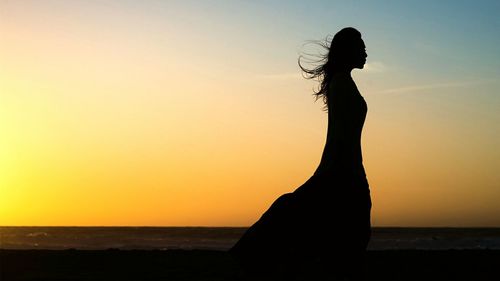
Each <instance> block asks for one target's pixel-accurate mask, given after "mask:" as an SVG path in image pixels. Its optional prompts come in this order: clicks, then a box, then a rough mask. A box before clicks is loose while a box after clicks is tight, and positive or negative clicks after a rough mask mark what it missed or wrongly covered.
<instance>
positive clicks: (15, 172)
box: [0, 0, 500, 227]
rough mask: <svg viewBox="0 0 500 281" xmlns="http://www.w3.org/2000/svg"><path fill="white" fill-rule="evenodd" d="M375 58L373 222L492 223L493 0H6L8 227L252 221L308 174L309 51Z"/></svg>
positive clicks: (2, 19)
mask: <svg viewBox="0 0 500 281" xmlns="http://www.w3.org/2000/svg"><path fill="white" fill-rule="evenodd" d="M346 26H353V27H355V28H357V29H359V30H360V31H361V32H362V34H363V38H364V40H365V43H366V45H367V52H368V63H367V65H366V67H365V69H364V70H355V71H354V72H353V77H354V79H355V81H356V82H357V84H358V88H359V89H360V91H361V93H362V95H363V96H364V97H365V100H366V101H367V103H368V108H369V109H368V116H367V121H366V123H365V130H364V132H363V140H362V143H363V153H364V164H365V169H366V172H367V175H368V180H369V183H370V187H371V191H372V198H373V212H372V214H373V224H374V225H375V226H498V227H500V204H499V203H498V200H499V199H500V171H499V167H500V90H499V89H500V79H499V78H500V52H499V51H498V50H499V46H500V34H499V30H500V2H499V1H422V0H419V1H302V2H299V1H234V0H228V1H208V0H207V1H152V0H150V1H118V0H116V1H112V0H109V1H97V0H95V1H76V0H75V1H63V0H60V1H42V0H33V1H22V0H21V1H7V0H1V1H0V132H1V137H0V225H49V226H50V225H54V226H56V225H60V226H63V225H151V226H153V225H155V226H156V225H158V226H171V225H173V226H247V225H250V224H251V223H253V222H254V221H255V220H256V219H257V218H258V217H259V216H260V215H261V214H262V212H263V211H265V210H266V209H267V208H268V206H269V205H270V204H271V203H272V202H273V201H274V199H276V198H277V197H278V196H279V195H281V194H283V193H285V192H290V191H293V190H294V189H295V188H297V187H298V186H300V185H301V184H302V183H304V182H305V181H306V180H307V179H308V178H309V177H310V176H311V175H312V173H313V172H314V170H315V169H316V167H317V165H318V164H319V160H320V157H321V152H322V149H323V145H324V141H325V137H326V126H327V123H326V121H327V120H326V113H325V112H323V111H322V110H321V108H322V104H321V102H319V101H318V102H314V98H313V96H312V95H311V94H312V89H313V88H314V87H315V86H316V84H315V82H314V81H308V80H305V79H303V78H302V77H301V74H300V69H299V68H298V66H297V58H298V56H299V55H300V54H301V52H306V51H307V52H317V51H318V50H319V49H318V48H315V47H314V46H313V45H311V44H306V45H304V44H305V43H306V42H307V41H308V40H317V39H324V38H325V37H326V36H328V35H333V34H335V33H336V32H337V31H338V30H340V29H341V28H342V27H346Z"/></svg>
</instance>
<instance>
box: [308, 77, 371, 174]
mask: <svg viewBox="0 0 500 281" xmlns="http://www.w3.org/2000/svg"><path fill="white" fill-rule="evenodd" d="M327 95H328V99H327V106H328V132H327V138H326V144H325V148H324V151H323V155H322V157H321V162H320V164H319V166H318V169H317V170H316V172H315V174H316V175H319V174H321V175H326V176H328V175H333V174H337V172H338V173H341V174H343V175H352V176H362V177H365V171H364V168H363V157H362V153H361V132H362V130H363V125H364V122H365V118H366V113H367V105H366V102H365V100H364V99H363V97H362V96H361V94H360V93H359V91H358V89H357V87H356V84H355V83H354V81H353V80H352V78H351V77H350V76H345V77H334V78H333V79H332V82H331V84H330V88H329V89H328V94H327Z"/></svg>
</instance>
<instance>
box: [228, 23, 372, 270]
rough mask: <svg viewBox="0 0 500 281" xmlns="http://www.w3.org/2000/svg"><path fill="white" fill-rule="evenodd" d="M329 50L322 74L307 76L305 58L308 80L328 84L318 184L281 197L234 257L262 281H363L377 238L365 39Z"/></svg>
mask: <svg viewBox="0 0 500 281" xmlns="http://www.w3.org/2000/svg"><path fill="white" fill-rule="evenodd" d="M324 47H325V48H327V49H328V52H327V54H326V55H325V57H324V58H323V60H322V62H324V63H323V64H321V65H319V66H318V67H316V68H314V69H306V68H304V67H303V66H302V65H301V64H300V58H299V66H300V68H301V69H302V70H303V71H304V73H305V74H306V78H309V79H311V78H317V79H319V80H320V82H321V84H320V88H319V90H318V91H317V92H316V93H315V95H316V97H317V98H322V99H323V101H324V103H325V106H326V109H327V110H328V132H327V138H326V144H325V147H324V151H323V155H322V157H321V162H320V164H319V166H318V168H317V170H316V171H315V173H314V174H313V176H312V177H311V178H309V179H308V180H307V181H306V182H305V183H304V184H303V185H302V186H300V187H299V188H297V189H296V190H295V191H294V192H293V193H287V194H284V195H282V196H281V197H279V198H278V199H277V200H276V201H275V202H274V203H273V204H272V205H271V207H270V208H269V209H268V210H267V211H266V212H265V213H264V214H263V215H262V217H261V218H260V219H259V220H258V221H257V222H256V223H255V224H254V225H252V226H251V227H250V228H249V229H248V230H247V231H246V232H245V234H244V235H243V236H242V237H241V239H240V240H239V241H238V242H237V243H236V244H235V245H234V246H233V248H231V249H230V253H231V254H232V255H233V256H234V257H235V258H236V259H237V260H238V261H240V262H241V264H242V265H243V267H244V268H246V269H247V271H249V272H251V273H253V274H255V275H256V276H258V279H259V280H265V279H266V278H270V279H273V278H274V279H279V278H284V279H288V280H290V279H294V278H298V277H297V276H299V275H301V274H307V277H308V278H311V277H312V276H313V275H316V276H321V277H328V278H334V279H333V280H362V279H363V277H362V275H363V266H364V254H365V251H366V247H367V244H368V241H369V239H370V233H371V225H370V210H371V199H370V190H369V186H368V181H367V179H366V174H365V171H364V168H363V162H362V155H361V131H362V128H363V124H364V121H365V116H366V112H367V106H366V102H365V100H364V99H363V97H362V96H361V94H360V93H359V91H358V89H357V87H356V84H355V83H354V81H353V79H352V77H351V71H352V70H353V69H354V68H359V69H362V68H363V66H364V64H365V62H366V57H367V54H366V50H365V44H364V42H363V40H362V39H361V33H360V32H359V31H357V30H356V29H354V28H352V27H347V28H344V29H342V30H340V31H339V32H338V33H337V34H335V36H334V37H333V39H332V41H331V44H330V47H328V45H324ZM335 278H338V279H335ZM294 280H296V279H294ZM330 280H331V279H330Z"/></svg>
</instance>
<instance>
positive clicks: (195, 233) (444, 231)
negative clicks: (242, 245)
mask: <svg viewBox="0 0 500 281" xmlns="http://www.w3.org/2000/svg"><path fill="white" fill-rule="evenodd" d="M245 230H246V228H243V227H38V226H37V227H13V226H10V227H9V226H4V227H0V248H1V249H52V250H64V249H78V250H101V249H122V250H130V249H141V250H154V249H155V250H170V249H186V250H191V249H202V250H221V251H224V250H228V249H229V248H230V247H231V246H232V245H234V243H236V241H237V240H238V239H239V238H240V237H241V235H242V234H243V233H244V232H245ZM407 249H418V250H448V249H490V250H500V228H392V227H375V228H373V235H372V239H371V241H370V244H369V246H368V250H407Z"/></svg>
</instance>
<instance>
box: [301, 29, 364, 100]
mask: <svg viewBox="0 0 500 281" xmlns="http://www.w3.org/2000/svg"><path fill="white" fill-rule="evenodd" d="M318 44H319V45H320V46H322V47H323V48H325V49H326V50H327V52H326V54H325V55H323V56H321V57H320V60H318V61H316V63H319V66H317V67H315V68H313V69H307V68H304V67H303V66H302V65H301V63H300V60H301V58H302V56H300V57H299V66H300V68H301V69H302V71H304V77H306V78H307V79H318V80H319V81H320V83H321V85H320V88H319V90H318V91H317V92H315V93H314V94H315V95H316V98H317V99H318V98H320V97H322V98H323V101H324V102H325V104H326V103H327V99H328V97H327V92H328V87H329V85H330V81H331V79H332V76H333V75H334V74H335V73H342V72H345V73H349V72H350V71H351V70H353V69H354V68H359V69H362V68H363V67H364V64H365V63H366V57H367V54H366V47H365V43H364V42H363V39H361V33H360V32H359V31H358V30H356V29H355V28H352V27H346V28H343V29H342V30H340V31H339V32H337V33H336V34H335V36H333V39H332V40H331V42H330V43H329V42H328V40H326V42H325V43H319V42H318Z"/></svg>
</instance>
